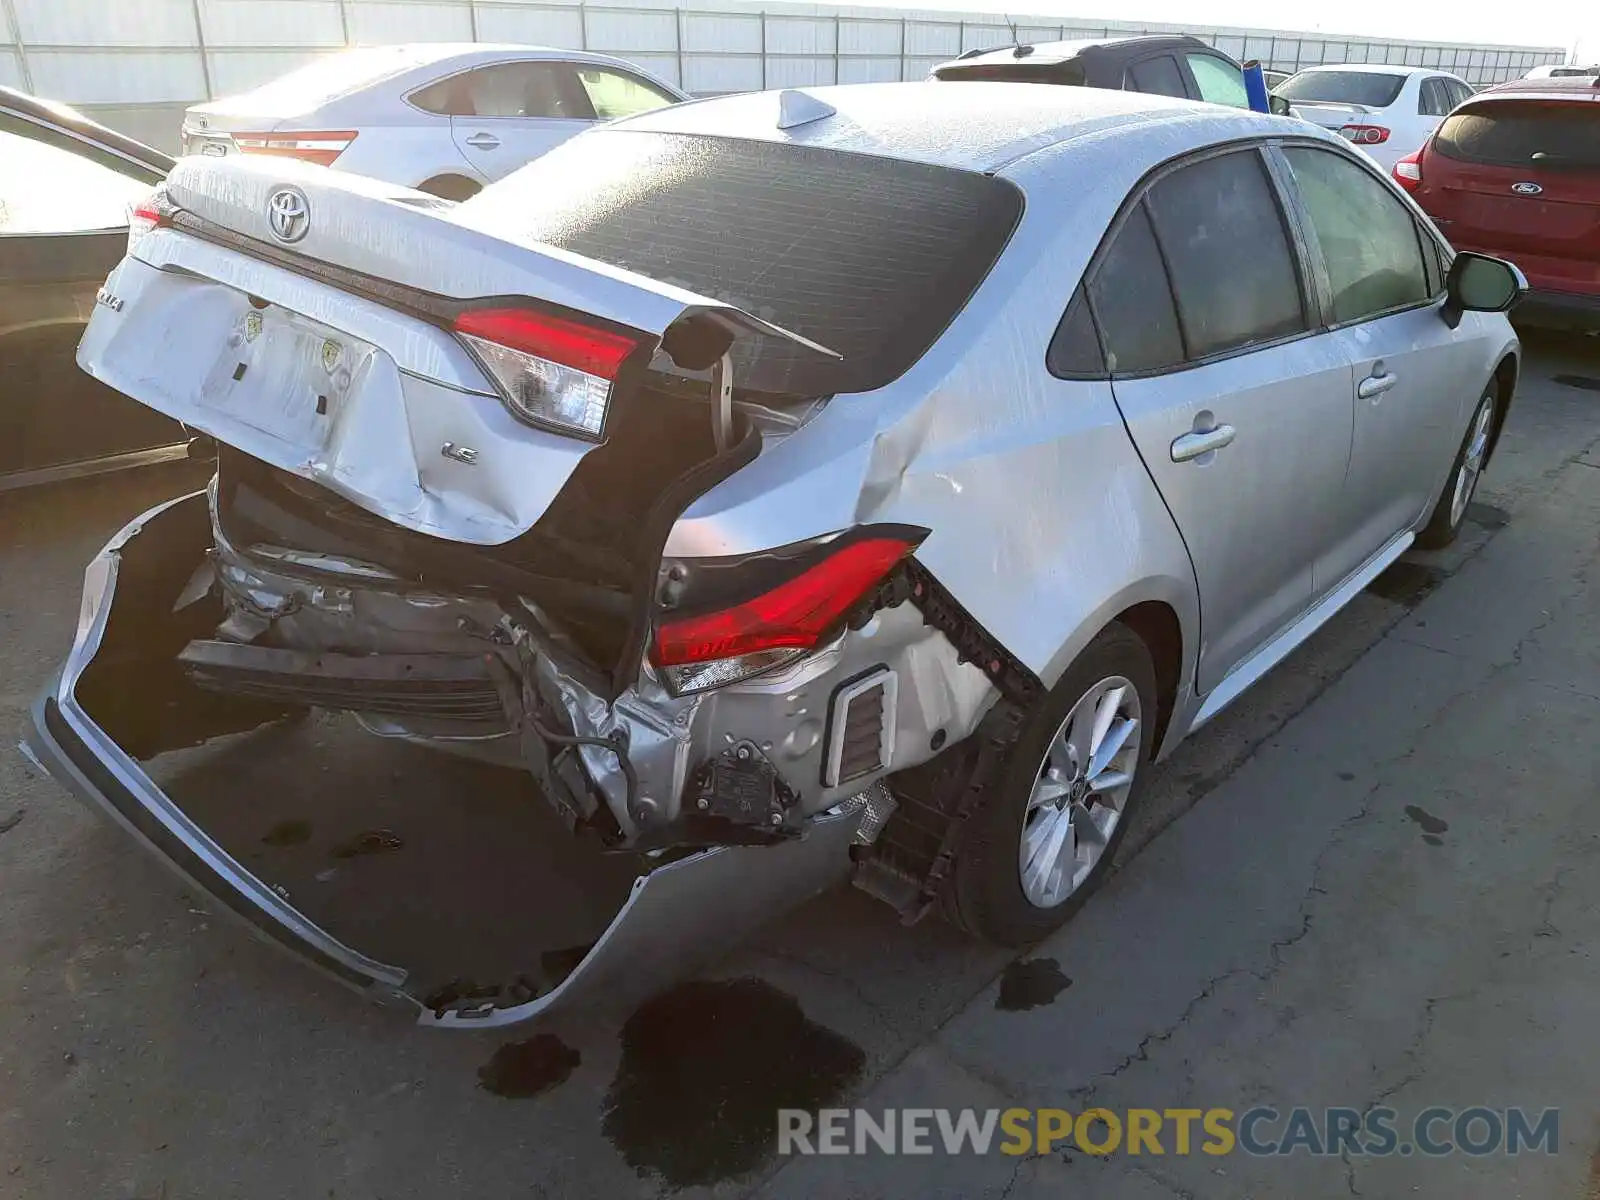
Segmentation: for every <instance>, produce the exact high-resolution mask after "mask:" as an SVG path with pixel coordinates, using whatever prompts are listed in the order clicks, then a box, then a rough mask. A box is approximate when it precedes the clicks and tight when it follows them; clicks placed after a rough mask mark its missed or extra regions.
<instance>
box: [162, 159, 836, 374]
mask: <svg viewBox="0 0 1600 1200" xmlns="http://www.w3.org/2000/svg"><path fill="white" fill-rule="evenodd" d="M285 188H292V189H294V190H296V191H298V192H299V193H300V194H301V196H302V197H303V198H304V200H305V203H306V206H307V209H308V211H309V218H308V228H307V230H306V231H305V233H304V234H303V235H302V236H301V238H300V239H299V240H298V241H297V242H295V243H294V245H293V247H292V249H291V248H290V247H289V246H287V245H282V244H279V242H278V241H275V240H274V239H273V238H272V236H271V235H270V232H269V227H268V223H267V213H268V202H269V200H270V198H271V197H272V196H273V195H274V194H276V193H278V192H281V191H282V190H284V189H285ZM163 190H164V192H165V195H166V197H167V200H168V201H169V202H170V203H171V204H172V205H174V206H175V207H176V208H178V209H180V210H182V211H183V212H185V213H188V214H192V216H193V217H196V218H199V220H200V222H202V224H203V225H204V226H210V227H212V228H219V229H220V230H221V231H226V232H230V233H232V234H233V235H234V236H235V237H236V238H243V239H246V240H247V241H249V242H251V243H253V244H254V245H253V247H252V251H253V252H257V253H261V252H263V251H264V252H265V253H264V254H263V256H264V257H270V258H273V259H276V260H278V261H280V262H283V263H284V265H288V266H292V267H294V269H296V270H299V271H301V272H302V273H304V274H311V275H325V274H327V272H326V271H324V270H319V269H318V268H319V267H322V266H324V265H326V266H331V267H333V268H335V269H337V270H338V271H339V272H340V273H341V274H344V273H349V275H352V276H356V277H365V278H366V279H368V280H370V281H371V282H372V283H374V284H376V285H378V288H377V289H375V290H378V291H385V290H387V291H393V290H395V289H396V288H399V289H404V290H405V291H408V292H411V293H414V294H415V295H416V296H417V297H418V298H419V299H422V298H427V299H430V300H434V301H439V302H442V303H443V304H444V305H445V306H459V305H461V304H463V303H466V302H473V303H481V302H482V301H484V300H488V299H496V300H502V299H503V300H509V299H512V298H527V299H529V300H532V301H534V302H537V303H544V304H550V305H556V306H559V307H561V308H564V309H567V310H569V311H571V312H573V313H576V314H588V315H590V316H594V317H599V318H600V319H602V320H604V321H607V322H610V323H612V324H615V325H620V326H625V327H627V328H631V329H635V330H638V331H639V332H641V333H645V334H649V335H653V336H654V338H655V339H656V340H657V342H658V343H665V344H666V349H667V350H668V353H669V354H671V356H672V358H673V359H674V361H676V362H677V363H678V364H679V365H680V366H682V367H684V368H685V369H690V370H696V369H703V368H705V367H709V366H711V365H713V364H714V363H715V362H716V361H717V359H718V358H720V357H721V355H722V354H724V353H726V351H727V348H728V346H729V344H730V343H731V342H732V340H733V338H734V337H735V336H736V335H737V334H739V333H753V334H758V335H761V336H764V337H773V338H778V339H780V340H783V341H788V342H792V343H793V344H795V345H797V346H800V347H802V348H804V349H805V350H807V351H809V352H811V353H814V354H819V355H822V356H824V357H828V358H839V357H841V356H840V355H839V353H838V352H837V351H834V350H831V349H829V348H828V347H826V346H823V345H820V344H818V343H817V342H814V341H812V340H811V339H809V338H807V337H804V336H802V335H801V334H798V333H795V332H794V331H793V330H789V329H785V328H783V327H782V326H780V325H776V324H774V323H773V322H771V321H767V320H764V319H763V318H761V317H758V316H756V315H754V314H753V313H749V312H746V311H745V310H744V309H742V308H739V307H738V306H736V305H733V304H727V303H724V302H723V301H720V300H716V299H713V298H712V297H709V296H702V295H698V294H697V293H695V292H691V291H687V290H685V289H684V288H680V287H677V286H675V285H673V284H670V283H663V282H661V281H660V280H656V279H651V278H649V277H647V276H644V275H639V274H636V273H635V272H632V271H628V270H625V269H623V268H621V267H614V266H611V265H610V264H608V263H603V262H598V261H596V260H594V259H591V258H585V257H584V256H582V255H580V254H573V253H571V252H569V251H566V250H561V249H558V248H556V247H554V246H550V245H546V244H545V243H542V242H538V241H534V240H532V239H531V238H525V237H522V236H520V235H519V234H518V232H517V231H516V230H515V229H508V228H504V227H503V220H500V219H498V218H499V214H497V213H495V212H493V211H492V210H491V212H489V213H479V212H478V211H477V210H476V209H475V208H474V206H472V205H470V204H469V205H467V206H465V207H464V208H438V207H436V206H435V204H433V203H427V204H424V203H421V202H422V201H431V200H432V197H427V196H425V195H423V193H420V192H415V191H412V190H410V189H408V188H400V187H396V186H394V185H392V184H387V183H383V182H381V181H379V180H375V179H368V178H365V177H363V176H359V175H352V174H348V173H344V172H338V171H333V170H330V169H328V168H326V167H318V166H314V165H312V164H309V163H302V162H298V161H295V160H292V159H282V158H268V157H264V156H260V157H258V156H251V155H236V156H229V157H226V158H222V159H215V160H212V159H182V160H180V161H179V162H178V165H177V166H176V167H175V168H174V170H173V171H172V174H171V175H170V176H168V178H167V181H166V183H165V185H163ZM324 214H326V215H325V216H324ZM181 224H182V223H181V222H180V225H181ZM441 224H448V225H453V226H456V227H457V228H458V229H464V230H470V231H472V233H473V234H476V235H479V236H477V237H474V238H471V239H470V240H469V239H463V238H462V237H460V236H459V234H457V235H456V236H452V237H449V238H448V240H447V245H446V247H445V249H446V250H447V251H448V258H449V262H448V263H441V262H440V258H439V256H437V255H435V256H429V255H428V254H426V253H418V247H419V246H426V244H427V242H428V240H429V238H430V235H431V236H433V237H438V236H439V235H440V234H443V233H446V232H447V231H446V230H444V229H441V228H440V225H441ZM152 265H157V264H152ZM329 281H330V282H338V283H339V285H340V286H348V285H349V282H350V280H349V279H348V278H347V279H345V280H343V281H334V280H329ZM418 307H422V308H428V307H431V306H429V305H426V304H421V305H418ZM669 331H670V336H669Z"/></svg>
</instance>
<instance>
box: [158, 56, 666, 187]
mask: <svg viewBox="0 0 1600 1200" xmlns="http://www.w3.org/2000/svg"><path fill="white" fill-rule="evenodd" d="M686 99H688V97H687V96H686V95H685V94H684V93H683V92H680V91H679V90H678V89H677V88H675V87H673V86H672V85H671V84H669V83H666V82H664V81H662V80H660V79H656V78H654V77H653V76H651V75H649V74H647V73H645V72H644V71H641V70H640V69H639V68H638V67H636V66H633V65H632V64H631V63H628V62H625V61H623V60H622V59H619V58H612V57H610V56H609V55H605V54H590V53H588V52H586V51H576V50H552V49H548V48H545V47H540V46H505V45H484V44H477V43H473V44H466V45H452V44H446V43H428V44H420V45H401V46H373V47H368V48H364V49H359V50H347V51H344V52H342V53H339V54H334V55H330V56H328V57H326V58H323V59H320V60H318V61H316V62H314V63H311V64H310V65H308V66H305V67H302V68H300V69H299V70H297V71H293V72H291V73H289V74H288V75H285V76H283V77H282V78H280V79H276V80H274V81H273V82H271V83H268V84H266V85H264V86H262V87H259V88H256V89H255V90H254V91H250V92H245V93H243V94H242V95H238V96H231V97H228V98H226V99H222V100H214V101H211V102H210V103H208V104H196V105H195V106H194V107H192V108H190V109H189V110H188V111H187V112H186V113H185V114H184V119H183V152H184V153H185V154H200V155H207V156H224V155H229V154H239V153H244V154H268V155H278V156H281V157H288V158H298V159H304V160H305V161H307V162H314V163H320V164H322V165H324V166H331V167H334V168H336V169H338V170H341V171H351V172H354V173H355V174H358V175H368V176H371V177H373V178H375V179H382V180H384V181H386V182H389V183H397V184H400V185H402V186H404V187H414V188H419V189H421V190H422V191H425V192H431V193H432V194H434V195H436V196H443V197H444V198H445V199H448V200H465V199H466V198H467V197H468V196H471V195H473V194H474V193H475V192H477V191H479V190H481V189H482V188H483V186H484V185H485V184H489V183H493V182H494V181H495V180H497V179H501V178H503V177H504V176H506V175H509V174H510V173H511V172H512V171H515V170H516V169H517V168H518V167H520V166H522V165H524V164H525V163H528V162H531V161H532V160H533V159H535V158H538V157H539V156H540V155H541V154H543V153H545V152H546V151H548V150H551V149H554V148H555V147H556V146H558V145H560V144H561V143H562V142H564V141H566V140H567V139H568V138H570V137H572V136H573V135H574V134H577V133H581V132H582V131H583V130H585V129H588V128H589V127H590V126H592V125H594V124H595V123H597V122H600V121H609V120H614V119H616V118H619V117H631V116H634V115H635V114H637V113H642V112H649V111H650V110H651V109H656V108H662V107H665V106H666V105H669V104H676V103H678V102H679V101H681V100H686Z"/></svg>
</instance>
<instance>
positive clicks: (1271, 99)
mask: <svg viewBox="0 0 1600 1200" xmlns="http://www.w3.org/2000/svg"><path fill="white" fill-rule="evenodd" d="M1267 103H1268V104H1270V105H1271V106H1272V115H1273V116H1275V117H1288V116H1292V115H1293V112H1294V110H1293V109H1291V108H1290V106H1289V102H1288V101H1287V100H1285V99H1284V98H1283V97H1282V96H1280V95H1278V94H1277V93H1276V92H1273V93H1271V94H1270V95H1269V96H1268V97H1267Z"/></svg>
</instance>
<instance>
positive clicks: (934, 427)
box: [667, 138, 1199, 706]
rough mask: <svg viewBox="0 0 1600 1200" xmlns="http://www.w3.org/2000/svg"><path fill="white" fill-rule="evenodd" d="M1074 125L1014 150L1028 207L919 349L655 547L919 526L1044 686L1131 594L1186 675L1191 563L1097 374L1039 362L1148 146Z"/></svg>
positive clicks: (770, 541) (941, 565) (697, 548)
mask: <svg viewBox="0 0 1600 1200" xmlns="http://www.w3.org/2000/svg"><path fill="white" fill-rule="evenodd" d="M1171 140H1172V139H1170V138H1163V139H1162V140H1161V146H1160V147H1159V149H1158V150H1157V153H1159V154H1160V155H1161V156H1162V157H1166V156H1168V154H1169V153H1179V152H1181V151H1182V150H1184V149H1187V148H1189V146H1188V144H1187V142H1188V141H1192V140H1193V139H1192V138H1189V139H1182V138H1180V139H1178V142H1177V144H1176V145H1175V146H1174V147H1173V148H1172V149H1170V151H1169V150H1168V149H1167V142H1169V141H1171ZM1087 141H1088V143H1089V144H1088V145H1086V146H1085V147H1083V149H1082V152H1081V153H1078V154H1072V155H1068V154H1066V153H1065V152H1064V151H1062V150H1061V148H1056V149H1055V150H1052V151H1050V152H1047V157H1048V161H1046V162H1043V163H1041V164H1040V165H1039V166H1038V167H1037V168H1035V167H1033V166H1031V165H1030V164H1031V159H1030V160H1028V163H1025V164H1021V165H1019V167H1018V168H1017V169H1016V171H1015V178H1016V179H1017V181H1018V182H1019V184H1021V185H1022V186H1024V189H1025V191H1026V196H1027V209H1026V212H1025V215H1024V217H1023V220H1022V222H1021V224H1020V225H1019V227H1018V230H1017V233H1016V234H1015V236H1014V237H1013V240H1012V243H1011V245H1010V246H1009V247H1008V249H1007V251H1006V253H1005V254H1004V255H1003V256H1002V258H1001V260H1000V262H999V263H998V264H997V265H996V267H995V269H994V270H993V272H991V274H990V275H989V277H988V278H987V279H986V280H985V281H984V283H983V284H982V285H981V286H980V288H979V289H978V291H977V292H976V293H975V294H974V296H973V297H972V299H971V301H970V302H969V304H968V305H967V307H966V308H965V309H964V310H963V312H962V313H961V314H960V316H958V317H957V319H956V320H955V321H954V322H953V323H952V324H951V326H950V328H949V329H947V330H946V332H945V334H944V336H943V337H942V338H941V339H940V341H939V342H938V343H937V344H936V345H935V346H934V347H933V349H932V350H930V351H929V353H928V354H927V355H926V356H924V358H923V359H922V360H921V361H919V362H918V363H917V364H916V365H915V366H914V367H913V368H912V369H911V370H910V371H909V372H907V373H906V374H905V375H904V376H902V377H901V378H900V379H898V380H897V381H895V382H894V383H893V384H891V385H890V386H889V387H887V388H884V389H882V390H881V391H879V392H875V393H870V394H866V395H852V396H839V397H836V398H835V399H834V400H833V402H832V403H831V404H829V406H828V407H827V409H826V410H825V411H824V412H823V413H822V414H821V415H819V416H818V417H817V418H816V419H815V420H813V421H812V422H811V423H810V424H809V425H807V426H806V427H805V428H803V429H801V430H800V431H798V432H797V433H795V434H793V435H792V436H790V437H788V438H787V439H786V440H784V441H783V442H782V443H780V444H779V445H777V446H774V447H770V448H769V449H768V450H767V451H765V452H764V453H763V454H762V456H761V457H760V458H759V459H757V460H756V461H755V462H754V463H752V464H751V465H750V466H749V467H747V468H746V469H745V470H743V471H741V472H740V473H739V474H738V475H736V476H734V477H733V478H731V479H729V480H727V481H726V482H725V483H724V484H722V485H721V486H719V487H717V488H715V489H713V490H712V491H710V492H708V493H707V494H706V495H705V496H703V497H701V499H700V500H699V501H697V502H696V503H695V504H694V505H693V506H692V507H691V508H690V509H689V510H688V511H687V512H686V513H685V515H684V517H683V518H682V519H681V520H680V521H679V523H678V525H677V526H676V528H675V529H674V530H673V533H672V536H671V538H670V540H669V542H668V545H667V553H668V554H669V555H697V556H698V555H715V554H733V553H742V552H748V551H752V550H757V549H761V548H764V547H769V546H775V545H782V544H785V543H788V542H792V541H798V540H801V539H803V538H807V537H814V536H817V535H818V534H823V533H827V532H830V531H833V530H838V529H844V528H848V527H849V526H851V525H854V524H858V523H865V522H888V521H894V522H905V523H908V524H914V525H921V526H924V527H927V528H929V529H931V530H932V533H931V534H930V536H929V537H928V539H927V540H926V541H925V542H924V543H923V544H922V546H921V547H920V548H919V549H918V551H917V556H918V558H919V559H920V560H921V561H922V562H923V563H924V564H925V565H926V566H927V567H928V568H929V569H930V570H931V571H932V572H933V573H934V574H935V575H936V576H937V577H938V578H939V580H940V581H941V582H942V583H943V584H944V586H945V587H947V588H948V589H949V590H950V591H951V593H952V594H953V595H954V596H955V598H956V599H957V600H958V601H960V603H961V604H962V605H963V606H964V607H965V608H966V609H967V610H968V611H969V612H970V613H971V614H972V615H973V616H974V617H975V618H976V619H977V620H978V621H979V622H980V623H981V624H982V625H983V626H984V627H985V629H987V630H988V631H989V633H991V634H992V635H994V636H995V637H996V638H998V639H999V640H1000V642H1002V643H1003V644H1004V645H1005V646H1006V647H1007V648H1008V649H1009V650H1010V651H1011V652H1012V653H1013V654H1015V655H1016V657H1017V658H1019V659H1020V660H1022V662H1023V663H1025V664H1026V665H1027V666H1028V667H1029V668H1031V669H1032V670H1033V671H1034V672H1036V673H1037V674H1038V675H1039V676H1040V677H1041V679H1043V680H1044V682H1045V683H1046V684H1047V685H1048V684H1052V683H1053V682H1054V681H1055V680H1056V679H1057V678H1058V677H1059V676H1060V674H1061V673H1062V672H1063V671H1064V670H1065V669H1066V667H1067V665H1068V664H1069V663H1070V662H1071V661H1072V659H1073V658H1074V657H1075V656H1076V655H1077V654H1078V653H1079V652H1080V651H1081V650H1082V649H1083V647H1084V646H1085V645H1087V643H1088V642H1089V641H1090V640H1091V639H1092V638H1093V637H1094V635H1095V634H1096V633H1097V632H1098V631H1099V630H1100V629H1101V628H1102V627H1103V626H1104V625H1105V624H1106V622H1108V621H1110V620H1112V619H1114V618H1115V617H1116V615H1117V614H1118V613H1119V612H1121V611H1123V610H1124V609H1126V608H1128V607H1130V606H1132V605H1134V604H1138V603H1141V602H1145V601H1158V602H1161V603H1164V604H1166V605H1168V606H1170V607H1171V608H1172V610H1173V612H1174V613H1175V614H1176V616H1177V619H1178V622H1179V625H1180V628H1181V630H1182V633H1183V645H1184V651H1183V655H1184V658H1185V660H1186V661H1185V662H1184V663H1183V665H1182V669H1181V670H1180V671H1179V672H1178V676H1179V678H1180V679H1185V680H1187V679H1190V678H1192V675H1193V670H1192V665H1193V664H1192V653H1193V652H1192V649H1191V648H1192V647H1193V646H1194V645H1196V644H1197V643H1198V630H1199V611H1198V605H1197V601H1196V598H1195V584H1194V575H1193V570H1192V568H1191V566H1190V564H1189V559H1188V555H1187V552H1186V551H1185V549H1184V546H1183V542H1182V540H1181V539H1180V537H1179V536H1178V532H1177V529H1176V527H1175V526H1174V525H1173V522H1172V519H1171V517H1170V515H1169V514H1168V513H1167V510H1166V508H1165V507H1164V505H1163V504H1162V502H1161V499H1160V496H1159V494H1158V493H1157V492H1156V490H1155V487H1154V485H1153V483H1152V482H1151V480H1150V477H1149V474H1148V472H1147V471H1146V470H1145V467H1144V465H1143V463H1142V462H1141V461H1140V459H1139V456H1138V454H1137V453H1136V451H1135V449H1134V447H1133V445H1132V443H1131V441H1130V439H1129V438H1128V435H1127V431H1126V429H1125V427H1124V425H1123V422H1122V418H1121V416H1120V414H1119V412H1118V410H1117V407H1116V404H1115V402H1114V400H1113V397H1112V394H1111V388H1110V385H1109V384H1108V383H1107V382H1105V381H1097V380H1063V379H1057V378H1055V377H1053V376H1052V375H1051V374H1050V373H1049V372H1048V371H1047V370H1046V367H1045V353H1046V349H1047V347H1048V346H1049V343H1050V339H1051V336H1052V334H1053V333H1054V331H1055V327H1056V325H1057V323H1058V321H1059V320H1060V317H1061V314H1062V313H1063V312H1064V311H1065V309H1066V306H1067V303H1068V301H1069V300H1070V299H1071V296H1072V293H1073V291H1074V290H1075V288H1076V287H1077V284H1078V281H1079V279H1080V277H1081V276H1082V273H1083V270H1084V268H1085V266H1086V265H1087V263H1088V260H1089V258H1090V255H1091V254H1092V253H1093V251H1094V248H1095V246H1096V245H1097V243H1098V242H1099V240H1100V236H1101V234H1102V232H1103V231H1104V229H1105V227H1106V224H1107V222H1108V221H1109V220H1110V218H1111V216H1112V215H1113V214H1114V212H1115V211H1116V208H1117V206H1118V204H1119V203H1120V202H1121V200H1122V198H1123V196H1124V195H1126V193H1127V191H1128V189H1129V188H1131V187H1132V186H1133V185H1134V183H1136V182H1137V180H1138V179H1139V177H1140V176H1141V175H1143V174H1144V173H1145V171H1146V170H1148V169H1149V167H1150V166H1151V165H1153V164H1154V162H1155V161H1159V160H1157V159H1147V158H1145V157H1143V155H1142V154H1134V155H1130V154H1128V153H1127V152H1126V149H1125V148H1124V150H1123V151H1122V152H1121V153H1113V152H1112V151H1113V147H1111V146H1110V145H1109V144H1106V145H1100V144H1098V142H1097V141H1096V139H1093V138H1090V139H1087ZM1035 157H1038V156H1035ZM1023 167H1026V168H1027V169H1023ZM1069 168H1070V169H1069ZM1183 703H1184V698H1183V697H1182V696H1181V695H1180V697H1179V704H1180V706H1181V705H1182V704H1183Z"/></svg>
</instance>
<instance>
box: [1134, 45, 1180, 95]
mask: <svg viewBox="0 0 1600 1200" xmlns="http://www.w3.org/2000/svg"><path fill="white" fill-rule="evenodd" d="M1123 90H1124V91H1129V92H1145V93H1147V94H1149V95H1152V96H1178V97H1180V98H1182V99H1188V97H1189V89H1188V88H1187V87H1185V86H1184V82H1183V72H1182V71H1180V70H1178V60H1177V59H1175V58H1173V57H1172V55H1170V54H1159V55H1157V56H1156V57H1155V58H1147V59H1145V60H1144V61H1143V62H1136V63H1134V64H1133V66H1131V67H1129V68H1128V74H1127V78H1126V80H1125V81H1124V84H1123Z"/></svg>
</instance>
